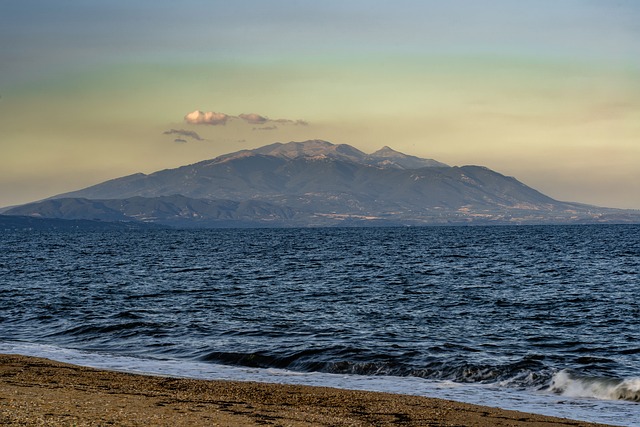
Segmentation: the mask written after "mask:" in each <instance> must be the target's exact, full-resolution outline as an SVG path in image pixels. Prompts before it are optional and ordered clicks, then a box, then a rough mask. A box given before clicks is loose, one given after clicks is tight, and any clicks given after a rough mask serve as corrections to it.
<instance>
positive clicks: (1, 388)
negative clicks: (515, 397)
mask: <svg viewBox="0 0 640 427" xmlns="http://www.w3.org/2000/svg"><path fill="white" fill-rule="evenodd" d="M0 424H2V425H17V426H63V425H64V426H97V425H118V426H149V425H152V426H169V425H171V426H258V425H274V426H396V425H401V426H530V427H533V426H547V427H548V426H585V427H586V426H595V425H602V424H591V423H586V422H580V421H571V420H567V419H561V418H554V417H547V416H542V415H533V414H526V413H522V412H516V411H507V410H501V409H496V408H489V407H484V406H478V405H470V404H465V403H458V402H452V401H447V400H440V399H433V398H426V397H419V396H407V395H399V394H389V393H377V392H364V391H351V390H341V389H332V388H325V387H309V386H297V385H283V384H267V383H255V382H232V381H208V380H195V379H186V378H171V377H161V376H147V375H138V374H132V373H124V372H114V371H105V370H97V369H93V368H87V367H81V366H75V365H70V364H65V363H59V362H55V361H51V360H48V359H42V358H35V357H27V356H20V355H0Z"/></svg>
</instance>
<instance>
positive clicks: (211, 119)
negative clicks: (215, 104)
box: [184, 110, 231, 126]
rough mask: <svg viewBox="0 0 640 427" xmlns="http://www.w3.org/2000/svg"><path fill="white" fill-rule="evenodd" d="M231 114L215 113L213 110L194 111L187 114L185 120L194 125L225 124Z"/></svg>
mask: <svg viewBox="0 0 640 427" xmlns="http://www.w3.org/2000/svg"><path fill="white" fill-rule="evenodd" d="M230 118H231V116H229V115H227V114H224V113H215V112H213V111H207V112H202V111H200V110H196V111H193V112H191V113H189V114H187V115H186V116H184V120H185V122H187V123H191V124H192V125H212V126H217V125H225V124H227V120H229V119H230Z"/></svg>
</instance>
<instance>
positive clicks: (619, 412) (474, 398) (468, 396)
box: [0, 342, 640, 427]
mask: <svg viewBox="0 0 640 427" xmlns="http://www.w3.org/2000/svg"><path fill="white" fill-rule="evenodd" d="M0 353H4V354H22V355H25V356H36V357H45V358H48V359H52V360H57V361H60V362H66V363H72V364H76V365H83V366H90V367H94V368H100V369H109V370H117V371H126V372H137V373H145V374H152V375H166V376H175V377H186V378H199V379H220V380H234V381H258V382H269V383H280V384H298V385H311V386H323V387H334V388H342V389H349V390H367V391H382V392H388V393H398V394H410V395H418V396H427V397H436V398H441V399H449V400H456V401H459V402H466V403H473V404H479V405H485V406H493V407H500V408H503V409H511V410H517V411H523V412H530V413H537V414H543V415H552V416H556V417H563V418H571V419H578V420H582V421H590V422H599V423H605V424H611V425H622V426H630V427H640V405H638V404H637V403H633V402H625V401H607V400H595V399H581V398H580V397H582V396H579V395H578V396H576V397H573V396H570V395H567V396H559V395H557V394H554V393H551V392H543V391H538V392H532V391H526V390H516V389H505V388H499V387H498V386H487V385H479V384H459V383H454V382H450V381H442V382H435V381H428V380H425V379H422V378H416V377H392V376H361V375H338V374H326V373H313V372H310V373H307V372H293V371H287V370H284V369H259V368H244V367H237V366H226V365H216V364H211V363H204V362H196V361H185V360H173V359H165V360H160V359H145V358H139V357H127V356H118V355H112V354H105V353H90V352H85V351H79V350H73V349H65V348H60V347H55V346H51V345H40V344H31V343H20V342H0ZM634 384H635V383H634ZM635 385H637V384H635Z"/></svg>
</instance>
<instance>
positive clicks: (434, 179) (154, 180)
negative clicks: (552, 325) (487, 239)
mask: <svg viewBox="0 0 640 427" xmlns="http://www.w3.org/2000/svg"><path fill="white" fill-rule="evenodd" d="M4 214H5V215H22V216H29V217H41V218H61V219H74V220H77V219H85V220H100V221H137V222H146V223H155V224H163V225H171V226H179V227H229V226H335V225H362V226H365V225H430V224H505V223H511V224H513V223H515V224H520V223H594V222H611V223H613V222H640V211H633V210H619V209H608V208H599V207H594V206H589V205H584V204H579V203H569V202H560V201H557V200H554V199H552V198H550V197H548V196H545V195H544V194H542V193H540V192H538V191H536V190H534V189H532V188H530V187H528V186H526V185H524V184H523V183H521V182H519V181H518V180H516V179H515V178H512V177H507V176H504V175H501V174H499V173H497V172H494V171H492V170H490V169H488V168H485V167H481V166H462V167H455V166H454V167H451V166H448V165H445V164H444V163H440V162H438V161H436V160H432V159H422V158H419V157H415V156H409V155H406V154H403V153H399V152H397V151H394V150H392V149H391V148H389V147H384V148H382V149H381V150H378V151H376V152H374V153H372V154H366V153H363V152H362V151H360V150H358V149H356V148H354V147H351V146H349V145H346V144H340V145H335V144H332V143H329V142H326V141H320V140H313V141H306V142H290V143H287V144H282V143H275V144H271V145H267V146H264V147H261V148H257V149H254V150H242V151H238V152H235V153H230V154H226V155H222V156H219V157H217V158H215V159H212V160H206V161H202V162H199V163H195V164H192V165H187V166H182V167H179V168H175V169H166V170H162V171H158V172H154V173H152V174H149V175H145V174H142V173H139V174H134V175H129V176H125V177H122V178H117V179H113V180H110V181H106V182H103V183H101V184H98V185H94V186H91V187H88V188H85V189H82V190H78V191H74V192H70V193H65V194H60V195H57V196H54V197H52V198H50V199H47V200H44V201H40V202H35V203H29V204H26V205H22V206H18V207H13V208H11V209H8V210H6V211H5V212H4Z"/></svg>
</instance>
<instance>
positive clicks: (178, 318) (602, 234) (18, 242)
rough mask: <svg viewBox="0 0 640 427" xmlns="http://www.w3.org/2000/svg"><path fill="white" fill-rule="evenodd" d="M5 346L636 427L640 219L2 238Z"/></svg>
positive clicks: (158, 369) (112, 363)
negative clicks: (579, 223) (630, 222)
mask: <svg viewBox="0 0 640 427" xmlns="http://www.w3.org/2000/svg"><path fill="white" fill-rule="evenodd" d="M0 249H1V250H0V352H3V353H21V354H26V355H35V356H44V357H49V358H52V359H57V360H61V361H67V362H72V363H79V364H83V365H89V366H96V367H101V368H110V369H118V370H129V371H136V372H150V373H159V374H165V375H176V376H187V377H197V378H228V379H236V380H238V379H239V380H256V381H270V382H283V383H297V384H312V385H329V386H334V387H343V388H353V389H368V390H382V391H391V392H396V393H406V394H422V395H427V396H433V397H443V398H450V399H455V400H460V401H466V402H471V403H481V404H485V405H490V406H498V407H503V408H508V409H518V410H523V411H529V412H537V413H543V414H550V415H559V416H564V417H571V418H577V419H582V420H589V421H599V422H606V423H610V424H619V425H629V426H631V425H635V426H638V425H640V403H639V402H640V226H634V225H618V226H616V225H589V226H504V227H498V226H496V227H425V228H342V229H337V228H336V229H332V228H324V229H237V230H228V229H227V230H149V231H108V232H100V231H91V232H89V231H77V232H74V231H69V232H63V231H58V232H39V231H17V232H14V231H3V232H2V234H1V247H0Z"/></svg>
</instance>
